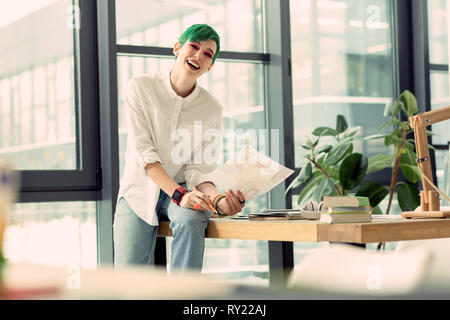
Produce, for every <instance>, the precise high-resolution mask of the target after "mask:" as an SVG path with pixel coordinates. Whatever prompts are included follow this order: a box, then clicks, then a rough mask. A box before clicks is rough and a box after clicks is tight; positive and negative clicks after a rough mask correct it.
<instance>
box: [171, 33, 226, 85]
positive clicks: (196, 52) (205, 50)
mask: <svg viewBox="0 0 450 320" xmlns="http://www.w3.org/2000/svg"><path fill="white" fill-rule="evenodd" d="M216 50H217V44H216V41H215V40H213V39H210V40H205V41H200V42H193V41H186V42H185V43H184V44H183V45H181V44H180V43H179V42H177V43H176V44H175V47H174V49H173V53H174V54H175V55H176V56H177V60H176V63H175V65H176V66H177V67H178V68H180V69H181V70H183V71H184V72H185V74H186V75H188V76H190V77H194V78H195V79H197V78H198V77H200V76H201V75H202V74H204V73H205V72H207V71H209V70H211V68H212V67H213V65H214V64H213V57H214V55H215V53H216Z"/></svg>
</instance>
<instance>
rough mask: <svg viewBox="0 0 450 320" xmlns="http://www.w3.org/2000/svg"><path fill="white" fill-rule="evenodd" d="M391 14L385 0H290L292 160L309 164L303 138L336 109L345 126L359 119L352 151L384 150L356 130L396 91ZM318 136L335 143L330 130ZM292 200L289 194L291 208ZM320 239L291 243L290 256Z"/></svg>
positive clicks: (370, 128)
mask: <svg viewBox="0 0 450 320" xmlns="http://www.w3.org/2000/svg"><path fill="white" fill-rule="evenodd" d="M391 17H392V13H391V1H389V0H339V1H328V0H327V1H323V0H291V1H290V18H291V48H292V49H291V51H292V90H293V108H294V144H295V166H296V167H297V168H298V167H302V166H303V165H305V164H306V159H305V157H304V156H305V155H306V150H304V149H303V148H302V147H301V145H302V144H303V143H304V142H305V140H306V138H307V136H310V137H311V133H312V131H313V130H314V128H316V127H319V126H328V127H332V128H334V127H335V125H336V116H337V115H338V114H341V115H343V116H345V118H346V120H347V122H348V125H349V126H350V127H356V126H360V127H361V130H360V132H359V133H358V134H357V135H356V140H355V143H354V147H355V150H354V151H356V152H362V153H363V154H365V155H366V156H371V155H374V154H376V153H378V152H379V151H380V150H386V147H385V146H384V143H383V141H382V140H372V141H363V140H362V139H361V138H362V137H364V136H368V135H371V134H374V133H375V130H376V129H377V128H378V127H379V126H380V125H381V124H382V123H383V122H385V121H386V119H385V118H384V116H383V111H384V108H385V105H386V103H387V102H389V100H390V99H391V98H392V97H393V96H394V95H395V81H394V65H393V61H394V58H393V44H392V43H393V41H392V39H391V32H392V22H391ZM321 141H322V143H324V144H325V143H327V142H329V143H335V141H333V140H332V139H331V138H328V137H322V139H321ZM386 152H388V150H386ZM297 201H298V195H297V194H293V196H292V206H293V207H294V208H296V207H298V203H297ZM382 205H384V204H382ZM395 209H397V208H395ZM395 209H394V210H393V211H396V210H395ZM393 213H398V212H393ZM324 245H325V246H326V245H327V244H326V243H318V244H314V243H312V244H305V243H295V244H294V261H295V263H296V264H297V265H298V264H299V263H300V261H301V259H302V258H303V256H304V255H305V254H306V253H307V252H308V250H310V249H311V248H315V247H318V246H324Z"/></svg>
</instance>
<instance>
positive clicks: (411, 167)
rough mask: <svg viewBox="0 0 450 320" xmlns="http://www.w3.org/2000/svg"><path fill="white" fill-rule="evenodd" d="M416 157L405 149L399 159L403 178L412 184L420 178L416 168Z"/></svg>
mask: <svg viewBox="0 0 450 320" xmlns="http://www.w3.org/2000/svg"><path fill="white" fill-rule="evenodd" d="M416 157H417V156H416V154H415V153H414V152H413V151H411V150H409V149H406V148H405V149H403V153H402V157H401V159H400V170H402V172H403V175H404V176H405V178H406V179H408V180H409V181H410V182H412V183H416V182H417V181H419V180H420V179H421V178H422V175H421V173H420V170H419V168H418V167H417V163H416Z"/></svg>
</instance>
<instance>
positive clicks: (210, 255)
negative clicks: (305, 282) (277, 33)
mask: <svg viewBox="0 0 450 320" xmlns="http://www.w3.org/2000/svg"><path fill="white" fill-rule="evenodd" d="M261 8H262V2H261V1H256V0H246V1H242V0H239V1H236V0H229V1H223V0H220V1H189V2H185V3H184V2H176V3H175V2H171V1H141V0H134V1H123V0H117V1H116V20H117V43H118V44H119V45H121V46H122V48H123V49H121V52H120V53H119V56H118V60H117V61H118V62H117V69H118V73H117V74H118V86H119V90H118V92H119V95H118V100H119V140H120V144H119V149H120V174H121V176H122V173H123V166H124V163H123V161H124V159H123V157H124V152H125V148H126V134H127V132H126V125H125V110H124V101H123V98H124V92H123V89H124V88H125V86H126V83H127V82H128V80H129V79H130V78H131V77H133V76H135V75H138V74H142V73H155V72H159V73H168V72H169V71H170V69H171V67H172V65H173V63H174V57H173V54H172V53H171V48H172V47H173V45H174V44H175V42H176V41H177V40H178V37H179V36H180V35H181V33H182V32H183V31H184V30H185V29H186V28H187V27H189V26H190V25H192V24H194V23H208V24H210V25H211V26H212V27H214V28H215V29H216V30H217V32H218V33H219V34H220V36H221V51H225V52H232V54H235V56H238V57H237V59H233V61H230V60H226V61H225V60H221V59H220V56H219V59H218V60H217V61H216V62H215V65H214V67H213V69H211V72H209V73H207V74H205V75H203V76H202V78H200V79H199V81H198V84H199V85H200V86H202V87H203V88H205V89H206V90H208V91H209V92H210V93H212V94H213V95H214V96H215V97H216V98H217V99H218V100H219V101H220V102H221V103H222V105H223V107H224V120H223V125H224V129H225V131H227V130H228V132H230V133H231V134H230V135H228V134H224V139H229V138H230V136H231V138H234V131H233V130H236V132H237V133H239V131H238V130H241V131H240V132H241V133H242V132H245V131H246V130H248V129H250V130H258V129H265V128H266V108H265V104H264V101H265V94H264V88H265V78H264V75H265V70H264V68H265V66H264V64H263V61H248V60H247V59H245V53H246V52H263V48H264V46H263V40H262V39H263V32H262V29H263V23H262V18H261V17H262V9H261ZM152 12H153V14H152ZM224 13H225V14H224ZM128 45H134V46H151V47H147V49H146V50H147V52H148V54H140V55H138V56H136V54H135V55H134V56H130V54H129V53H127V52H126V50H127V49H128V48H131V47H128ZM155 47H157V48H167V50H166V52H167V54H165V55H163V56H161V55H158V54H156V50H155V51H152V50H154V49H155ZM152 52H154V53H153V54H152ZM158 53H159V51H158ZM239 54H242V55H241V56H240V57H241V58H239ZM224 142H225V141H224ZM223 145H224V148H226V146H227V143H224V144H223ZM267 150H268V148H267ZM223 151H224V152H223V154H224V160H226V159H227V156H226V155H227V152H229V150H226V149H225V150H223ZM264 151H266V150H264ZM267 201H268V200H267V196H262V197H259V198H258V199H255V200H253V201H249V202H248V203H247V205H246V208H245V210H246V211H248V212H250V211H258V210H261V209H262V208H266V207H267ZM170 243H171V239H169V241H168V244H169V247H168V254H169V259H170ZM203 272H205V273H208V274H209V275H211V276H217V277H219V278H222V279H223V278H225V279H240V281H242V279H243V278H245V279H247V280H248V281H250V282H252V283H258V284H267V280H268V259H267V242H263V241H242V240H217V239H207V241H206V250H205V257H204V267H203Z"/></svg>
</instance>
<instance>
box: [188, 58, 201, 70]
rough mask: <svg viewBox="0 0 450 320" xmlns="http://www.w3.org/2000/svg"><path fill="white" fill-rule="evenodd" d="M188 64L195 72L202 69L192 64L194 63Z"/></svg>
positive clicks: (189, 62)
mask: <svg viewBox="0 0 450 320" xmlns="http://www.w3.org/2000/svg"><path fill="white" fill-rule="evenodd" d="M187 64H188V65H189V66H190V67H191V68H192V69H194V70H198V69H200V66H198V65H197V64H195V63H194V62H192V61H189V60H188V61H187Z"/></svg>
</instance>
